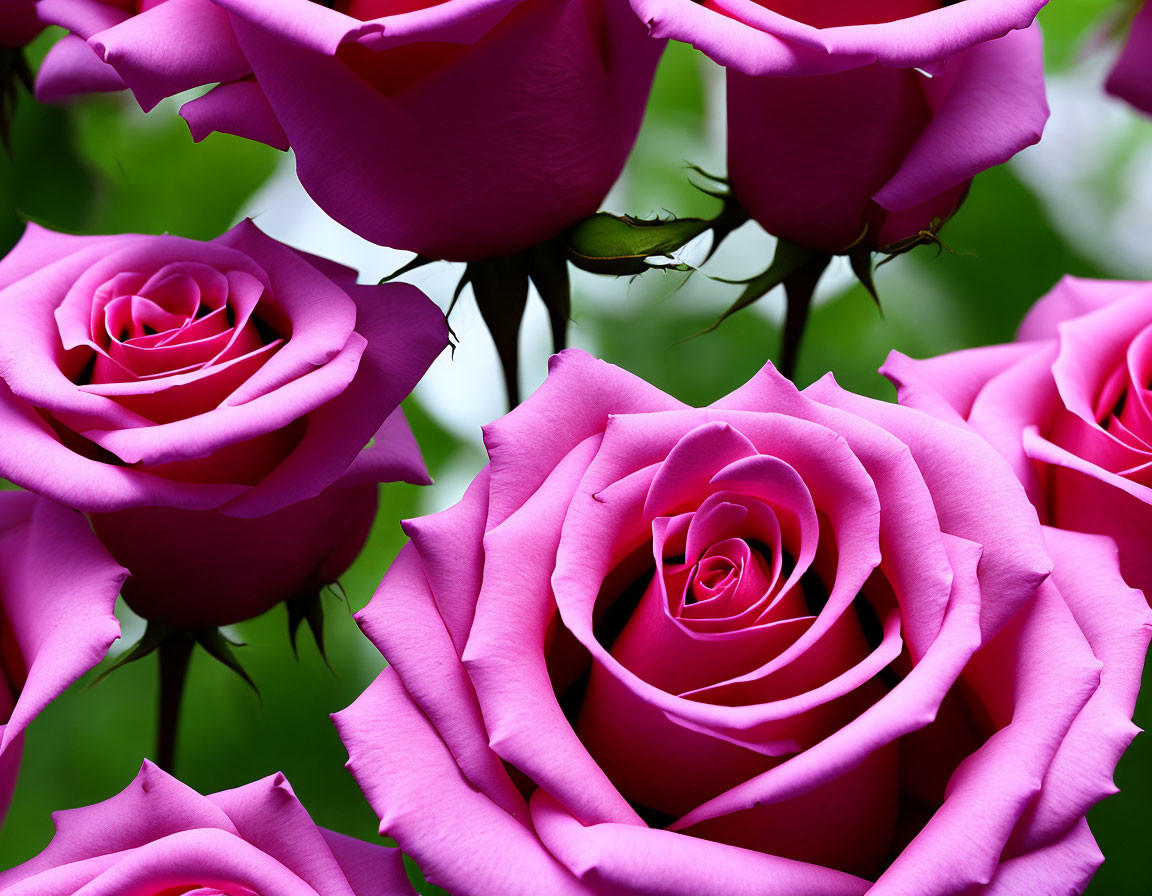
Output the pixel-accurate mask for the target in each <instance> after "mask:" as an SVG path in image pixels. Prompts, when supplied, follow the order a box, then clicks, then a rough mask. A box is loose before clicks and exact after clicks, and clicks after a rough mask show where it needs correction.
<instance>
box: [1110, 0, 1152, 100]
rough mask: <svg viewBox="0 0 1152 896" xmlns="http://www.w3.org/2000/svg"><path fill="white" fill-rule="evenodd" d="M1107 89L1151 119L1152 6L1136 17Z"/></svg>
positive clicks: (1141, 9)
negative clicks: (1145, 113)
mask: <svg viewBox="0 0 1152 896" xmlns="http://www.w3.org/2000/svg"><path fill="white" fill-rule="evenodd" d="M1106 87H1107V90H1108V92H1109V93H1111V94H1112V95H1113V96H1118V97H1120V98H1121V99H1124V100H1127V101H1128V102H1130V103H1131V104H1132V105H1133V106H1135V107H1136V108H1137V109H1140V110H1141V111H1143V112H1147V113H1148V114H1149V115H1152V4H1148V3H1144V4H1143V6H1141V7H1140V11H1139V12H1137V13H1136V18H1135V19H1134V20H1133V22H1132V30H1131V32H1129V34H1128V42H1127V43H1126V44H1125V45H1124V51H1123V52H1122V53H1121V54H1120V59H1119V60H1117V62H1116V67H1115V68H1114V69H1112V74H1111V75H1109V76H1108V83H1107V85H1106Z"/></svg>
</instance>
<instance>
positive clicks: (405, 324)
mask: <svg viewBox="0 0 1152 896" xmlns="http://www.w3.org/2000/svg"><path fill="white" fill-rule="evenodd" d="M446 342H447V325H446V323H445V321H444V317H443V315H442V314H441V313H440V311H439V310H438V309H437V308H436V306H435V305H433V304H432V303H431V302H430V301H429V300H428V299H427V298H426V297H425V296H424V295H423V294H422V293H421V292H419V291H418V290H417V289H415V288H414V287H412V286H408V285H402V284H396V285H392V284H389V285H386V286H357V285H356V283H355V273H354V272H352V271H349V270H348V269H346V268H341V267H340V266H338V265H334V264H332V263H331V262H327V261H323V260H321V259H316V258H312V257H309V256H305V255H303V254H301V253H299V252H296V251H295V250H293V249H290V248H289V247H287V246H285V245H283V244H281V243H278V242H276V241H275V240H272V239H270V238H269V237H267V236H265V235H264V234H263V233H261V232H260V231H259V230H258V229H257V228H256V227H255V225H253V224H252V223H251V222H244V223H242V224H240V225H238V226H237V227H236V228H234V229H233V230H231V231H229V232H228V233H226V234H225V235H224V236H222V237H219V238H218V239H216V240H213V241H211V242H206V243H203V242H197V241H195V240H188V239H181V238H178V237H172V236H138V235H122V236H98V237H77V236H66V235H63V234H57V233H52V232H50V231H47V230H43V229H41V228H39V227H36V226H35V225H32V226H30V227H29V229H28V231H27V232H26V233H25V235H24V237H23V239H22V240H21V241H20V243H19V244H18V245H17V246H16V248H15V249H14V250H13V251H12V252H11V254H9V255H8V257H7V258H5V259H4V261H3V262H0V380H2V381H3V382H2V384H0V434H2V435H0V475H3V476H6V477H7V478H9V479H11V480H12V481H14V482H16V483H18V484H20V485H22V486H24V487H26V488H28V489H30V490H32V491H35V492H39V493H41V494H44V495H47V496H48V497H51V498H53V499H55V500H57V501H60V502H61V503H64V504H67V505H70V506H72V507H76V508H79V509H80V510H83V511H85V512H87V513H89V514H90V515H91V518H92V523H93V526H94V527H95V529H96V532H97V534H98V535H99V536H100V538H101V539H102V540H103V541H104V543H105V545H107V546H108V548H109V550H110V551H111V552H112V554H113V556H115V557H116V559H117V560H118V561H119V562H120V563H122V564H123V565H124V566H126V567H127V568H128V569H129V570H130V571H131V573H132V578H131V579H130V580H129V582H128V584H127V585H126V586H125V589H124V597H125V599H126V600H127V601H128V602H129V604H130V605H131V606H132V608H133V609H134V610H136V611H137V612H138V613H140V614H141V615H143V616H145V617H146V618H148V619H154V620H157V621H159V622H163V623H167V624H170V625H177V626H191V627H201V626H211V625H223V624H227V623H231V622H236V621H238V620H241V619H246V618H249V617H251V616H254V615H257V614H258V613H261V612H263V611H264V610H266V609H268V608H269V607H271V606H272V605H274V604H275V603H277V602H278V601H281V600H284V599H286V598H290V597H293V596H295V595H297V594H300V593H302V592H307V591H309V590H314V589H316V588H318V587H320V586H321V585H323V584H325V583H327V582H331V581H333V580H334V579H335V577H336V576H337V575H338V574H339V573H341V572H342V571H343V570H344V568H345V567H347V565H348V564H349V563H351V561H352V559H353V558H354V557H355V555H356V554H357V553H358V552H359V549H360V547H361V545H362V544H363V541H364V539H365V537H366V535H367V532H368V528H369V526H370V525H371V522H372V518H373V515H374V513H375V508H376V491H377V483H379V482H389V481H397V480H402V481H405V482H416V483H426V482H428V478H427V473H426V471H425V468H424V464H423V461H422V460H421V457H420V452H419V449H418V448H417V446H416V443H415V441H414V440H413V438H412V434H411V432H410V430H409V429H408V425H407V423H406V422H405V420H404V415H403V412H402V411H401V410H400V408H399V405H400V402H401V400H402V399H404V398H405V397H406V396H407V395H408V393H409V392H410V391H411V389H412V387H413V386H414V385H415V384H416V382H417V381H418V380H419V379H420V377H421V376H422V375H423V373H424V371H425V370H426V369H427V367H428V365H429V364H430V363H431V362H432V360H433V358H435V357H436V355H437V354H438V353H439V352H440V351H441V349H443V347H444V346H445V344H446Z"/></svg>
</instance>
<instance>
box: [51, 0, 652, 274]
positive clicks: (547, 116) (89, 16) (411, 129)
mask: <svg viewBox="0 0 1152 896" xmlns="http://www.w3.org/2000/svg"><path fill="white" fill-rule="evenodd" d="M39 7H40V9H41V18H43V19H44V20H45V21H51V22H53V23H54V24H58V25H63V26H64V27H65V28H67V29H69V30H70V31H71V32H72V35H71V36H70V37H68V38H65V40H64V41H62V42H61V43H60V44H59V45H58V46H57V47H56V48H55V49H54V50H53V51H52V53H50V54H49V56H48V58H47V59H46V60H45V62H44V66H43V68H42V69H41V71H40V75H39V80H38V87H37V91H38V94H39V95H40V96H41V97H42V98H59V97H63V96H67V95H70V94H72V93H76V92H79V91H87V90H100V89H116V88H117V87H122V86H124V85H127V86H128V87H130V88H131V89H132V91H133V93H134V94H135V95H136V97H137V99H138V100H139V101H140V103H141V105H142V106H143V107H144V108H145V109H149V108H151V107H152V106H154V105H155V104H156V103H157V102H158V101H159V100H160V99H161V98H162V97H165V96H171V95H173V94H174V93H177V92H179V91H181V90H186V89H188V88H190V87H196V86H199V85H203V84H210V83H215V82H221V83H220V85H219V86H218V87H216V88H215V89H214V90H212V91H211V92H210V93H208V94H207V95H206V96H204V97H202V98H200V99H197V100H193V101H192V102H190V103H188V104H186V105H185V106H184V107H183V109H182V114H183V115H184V117H185V118H186V119H187V120H188V123H189V126H190V127H191V130H192V134H193V136H194V137H195V138H196V139H197V140H199V139H201V138H203V137H204V136H205V135H207V134H208V133H210V132H212V131H223V132H226V133H232V134H238V135H240V136H242V137H248V138H251V139H254V140H260V141H262V142H264V143H268V144H269V145H271V146H276V147H279V148H281V149H287V148H288V147H289V146H291V147H292V149H293V150H294V151H295V154H296V165H297V171H298V173H299V176H300V181H301V183H302V184H303V185H304V188H305V189H306V190H307V191H308V192H309V193H310V194H311V195H312V197H313V198H314V199H315V200H316V202H317V203H318V204H319V205H320V207H321V208H323V209H324V211H326V212H327V213H328V214H329V215H331V216H332V217H333V218H335V219H336V220H337V221H339V222H340V223H342V224H344V225H346V226H347V227H349V228H351V229H352V230H354V231H355V232H356V233H358V234H360V235H361V236H363V237H366V238H367V239H369V240H372V241H373V242H377V243H381V244H384V245H388V246H394V247H396V248H400V249H410V250H412V251H415V252H420V253H422V254H424V255H426V256H428V257H430V258H451V259H458V260H473V259H479V258H486V257H494V256H501V257H502V256H507V255H512V254H515V253H516V252H519V251H520V250H522V249H527V248H529V247H531V246H533V245H535V244H537V243H540V242H543V241H545V240H548V239H550V238H552V237H554V236H556V235H557V234H559V233H560V232H561V231H563V230H564V229H565V228H567V227H568V226H569V225H571V224H573V223H575V222H576V221H578V220H579V219H581V218H583V217H585V216H587V215H590V214H592V213H593V212H595V211H596V210H597V208H598V207H599V204H600V201H601V200H602V199H603V198H604V196H605V194H606V193H607V192H608V190H609V188H610V187H611V186H612V184H613V183H614V182H615V180H616V178H617V177H618V176H619V174H620V170H621V169H622V168H623V166H624V161H625V159H626V158H627V156H628V153H629V151H630V150H631V148H632V144H633V142H634V141H635V138H636V132H637V131H638V130H639V127H640V120H641V118H642V116H643V113H644V108H645V104H646V102H647V98H648V92H649V89H650V87H651V83H652V77H653V74H654V73H655V68H656V62H657V59H658V58H659V55H660V51H661V50H662V48H663V42H661V41H654V40H652V39H650V38H649V37H648V35H647V34H646V33H645V29H644V26H643V25H642V24H641V23H640V22H638V21H636V18H635V16H633V15H632V13H631V11H630V10H629V8H628V4H627V2H625V0H532V2H527V0H448V2H444V3H421V2H419V0H414V2H413V0H402V2H396V3H394V2H384V0H336V2H335V3H332V2H328V3H316V2H312V0H218V2H217V3H216V4H214V3H212V2H210V0H175V2H164V0H153V2H144V3H143V5H142V11H141V12H139V13H136V14H133V12H132V11H131V10H130V9H125V8H124V5H123V4H117V3H112V2H111V0H106V2H102V0H70V2H67V3H65V2H61V0H40V2H39ZM85 42H87V45H85ZM93 51H95V52H93ZM105 63H107V64H105Z"/></svg>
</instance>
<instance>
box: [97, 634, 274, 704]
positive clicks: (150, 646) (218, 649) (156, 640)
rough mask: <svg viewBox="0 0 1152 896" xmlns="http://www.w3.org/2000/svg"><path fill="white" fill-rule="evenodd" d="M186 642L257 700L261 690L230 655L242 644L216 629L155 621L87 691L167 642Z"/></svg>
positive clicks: (234, 657)
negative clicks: (224, 669) (220, 665)
mask: <svg viewBox="0 0 1152 896" xmlns="http://www.w3.org/2000/svg"><path fill="white" fill-rule="evenodd" d="M188 638H190V639H191V640H192V641H194V642H195V643H197V644H199V645H200V646H201V647H203V648H204V649H205V650H206V651H207V652H208V654H209V655H210V656H212V657H213V658H214V659H216V660H219V661H220V662H221V663H223V664H224V665H225V666H227V667H228V668H229V669H231V670H232V671H233V672H235V673H236V674H237V675H239V676H240V677H241V678H243V679H244V681H246V682H247V683H248V685H249V687H251V688H252V690H254V691H255V692H256V696H260V689H259V688H258V687H256V682H254V681H253V680H252V677H251V676H250V675H249V674H248V672H247V671H246V670H245V669H244V667H243V666H242V665H240V661H239V660H237V659H236V656H235V654H233V653H232V647H243V646H244V644H243V642H240V641H232V640H229V638H228V637H227V636H226V635H225V634H224V633H223V632H222V631H221V630H220V629H218V628H212V627H209V628H175V627H173V626H170V625H165V624H164V623H162V622H156V621H154V620H149V622H148V627H147V628H145V629H144V634H143V635H142V636H141V637H140V640H139V641H137V642H136V644H135V645H133V647H132V648H131V649H130V650H128V651H127V652H126V653H124V655H123V656H121V657H120V658H119V659H117V660H116V661H115V662H114V663H113V664H112V665H111V666H109V667H108V668H107V669H105V670H104V671H103V672H101V673H100V674H99V675H98V676H96V678H95V679H93V681H92V683H91V684H90V685H88V687H95V686H96V685H98V684H99V683H100V682H102V681H103V680H104V679H105V678H107V677H108V676H109V675H111V674H112V673H113V672H115V671H116V670H117V669H119V668H121V667H122V666H127V665H128V664H129V663H135V662H137V661H138V660H142V659H144V657H146V656H149V655H150V654H153V653H155V652H156V651H157V650H159V649H160V647H161V646H163V645H164V644H165V643H166V642H167V641H169V640H174V639H188Z"/></svg>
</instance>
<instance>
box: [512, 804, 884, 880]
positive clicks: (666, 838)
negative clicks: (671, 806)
mask: <svg viewBox="0 0 1152 896" xmlns="http://www.w3.org/2000/svg"><path fill="white" fill-rule="evenodd" d="M532 821H533V824H534V825H535V827H536V830H537V831H538V832H539V834H540V838H541V839H542V840H543V841H544V843H545V844H546V845H547V846H548V848H549V849H550V850H552V852H553V854H554V855H556V856H557V858H559V859H560V860H561V861H562V862H564V864H565V865H566V866H568V868H570V869H571V870H572V872H573V873H574V874H576V875H577V876H579V877H580V878H581V879H582V880H584V881H585V882H586V883H589V884H592V885H594V886H599V887H603V888H604V890H605V891H607V892H610V893H612V894H620V896H624V894H629V896H860V894H863V893H866V892H868V888H869V887H870V886H871V883H870V882H869V881H866V880H862V879H861V878H859V877H854V876H852V875H850V874H844V873H842V872H839V871H832V870H830V869H828V868H822V867H820V866H819V865H809V864H806V863H804V862H795V861H792V860H790V859H782V858H779V857H778V856H773V855H768V854H766V853H762V852H754V851H752V850H750V849H740V848H739V847H735V846H728V845H727V844H725V843H714V842H712V841H711V840H702V839H699V838H697V837H688V836H685V835H683V834H676V833H673V832H671V831H662V830H658V829H655V830H654V829H652V828H648V827H640V826H637V825H627V824H596V825H590V826H585V825H582V824H580V822H578V821H577V820H576V819H575V818H573V817H572V816H571V815H569V814H568V813H567V811H565V809H564V808H563V807H562V806H561V805H560V804H559V803H557V802H556V801H555V800H554V799H552V798H551V797H550V796H548V794H547V793H546V792H545V791H543V790H537V791H536V793H535V794H534V795H533V797H532Z"/></svg>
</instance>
